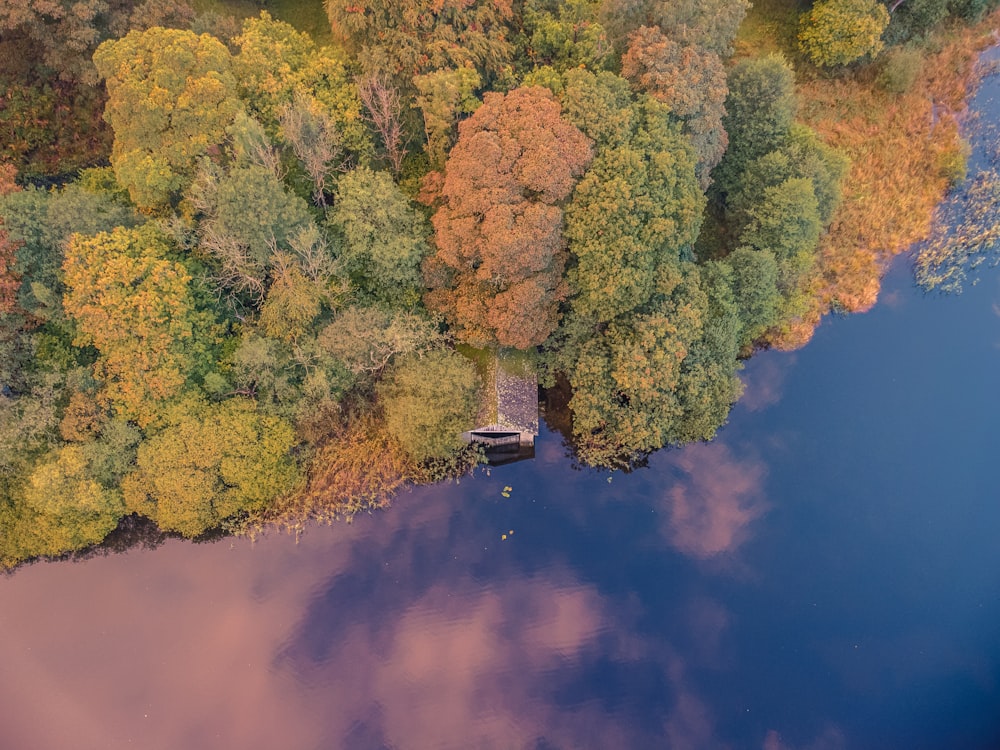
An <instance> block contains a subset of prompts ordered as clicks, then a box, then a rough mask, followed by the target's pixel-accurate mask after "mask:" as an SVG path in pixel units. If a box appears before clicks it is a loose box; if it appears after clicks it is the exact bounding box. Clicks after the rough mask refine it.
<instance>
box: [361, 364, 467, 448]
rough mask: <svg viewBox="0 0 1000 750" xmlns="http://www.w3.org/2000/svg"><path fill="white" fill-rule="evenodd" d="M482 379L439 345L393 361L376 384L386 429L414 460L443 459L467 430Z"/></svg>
mask: <svg viewBox="0 0 1000 750" xmlns="http://www.w3.org/2000/svg"><path fill="white" fill-rule="evenodd" d="M480 387H481V383H480V380H479V375H478V374H477V372H476V367H475V365H474V364H473V363H472V362H471V361H470V360H468V359H466V358H465V357H463V356H462V355H461V354H458V353H457V352H454V351H451V350H448V349H437V350H434V351H430V352H427V353H426V354H423V355H422V356H412V355H411V356H408V357H405V358H403V359H400V360H399V361H398V362H396V363H395V364H394V365H393V366H392V368H391V370H390V371H389V372H388V373H387V374H386V376H385V378H384V380H383V381H382V382H381V383H380V384H379V387H378V394H379V400H380V401H381V403H382V408H383V410H384V412H385V420H386V425H387V426H388V428H389V431H390V432H391V433H392V434H393V435H394V436H395V437H396V439H397V440H399V442H400V443H401V444H402V446H403V447H404V448H405V449H406V451H407V453H409V454H410V456H412V457H413V459H414V460H416V461H427V460H430V459H434V458H446V457H448V456H449V455H451V454H452V453H454V452H455V451H456V450H458V449H459V448H461V447H462V438H461V433H462V432H464V431H465V430H469V429H471V428H472V427H473V426H474V425H473V421H474V420H475V417H476V409H477V408H478V405H479V391H480Z"/></svg>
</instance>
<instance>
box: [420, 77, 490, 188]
mask: <svg viewBox="0 0 1000 750" xmlns="http://www.w3.org/2000/svg"><path fill="white" fill-rule="evenodd" d="M481 84H482V79H481V78H480V76H479V73H478V72H477V71H476V69H475V68H454V69H450V70H448V69H444V70H435V71H432V72H430V73H425V74H424V75H419V76H414V78H413V85H414V86H416V87H417V91H418V92H419V95H418V96H417V106H418V107H420V110H421V112H422V113H423V116H424V133H425V135H426V136H427V146H426V151H427V158H428V159H430V162H431V166H432V167H433V168H435V169H441V168H443V167H444V162H445V158H446V157H447V155H448V151H449V150H450V149H451V147H452V144H453V143H454V137H455V128H456V125H457V124H458V118H459V117H461V116H463V115H471V114H472V113H473V112H475V111H476V108H477V107H479V105H480V104H482V102H481V101H480V100H479V99H478V98H477V97H476V95H475V92H476V89H478V88H479V86H480V85H481Z"/></svg>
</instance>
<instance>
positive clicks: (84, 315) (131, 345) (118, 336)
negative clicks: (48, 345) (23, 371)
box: [63, 224, 213, 426]
mask: <svg viewBox="0 0 1000 750" xmlns="http://www.w3.org/2000/svg"><path fill="white" fill-rule="evenodd" d="M63 273H64V275H65V283H66V296H65V298H64V304H65V307H66V312H67V313H68V314H69V316H70V317H71V318H72V319H73V320H74V321H75V322H76V324H77V330H78V334H77V343H78V344H81V345H86V344H89V345H93V346H94V347H95V348H96V349H97V351H98V352H99V353H100V357H99V359H98V361H97V364H96V365H95V368H94V372H95V375H96V376H97V377H98V379H99V380H101V381H102V382H103V385H104V390H103V397H104V398H105V399H106V400H107V401H108V402H109V403H110V404H112V405H113V406H114V408H115V409H116V411H117V412H118V413H119V414H120V415H121V416H123V417H125V418H126V419H133V420H135V421H136V422H138V423H139V424H140V425H143V426H145V425H147V424H149V423H151V422H153V421H154V420H155V419H157V417H158V415H159V412H160V410H161V409H162V405H163V402H164V401H165V400H167V399H170V398H171V397H173V396H176V395H178V394H179V393H180V392H181V390H182V388H183V387H184V385H185V383H187V382H188V381H189V379H191V378H193V377H197V375H198V374H199V373H203V372H204V371H205V370H206V367H207V364H208V361H207V360H206V357H208V356H209V353H210V349H211V346H212V343H213V342H212V338H211V325H212V322H213V321H212V315H211V312H210V311H208V310H205V309H203V308H201V306H200V305H199V303H198V295H197V293H196V290H195V289H194V288H193V287H194V285H195V284H197V283H198V282H197V281H195V280H194V279H193V277H192V275H191V272H190V271H189V270H188V268H186V267H185V266H184V265H183V264H182V263H180V262H179V261H178V260H176V259H175V258H173V257H172V252H171V248H170V244H169V242H168V240H167V238H166V237H165V236H164V235H163V234H162V232H161V231H160V230H159V229H158V228H157V227H155V226H154V225H152V224H147V225H145V226H142V227H139V228H137V229H125V228H121V227H119V228H116V229H114V230H112V231H111V232H110V233H101V234H98V235H95V236H94V237H91V238H86V237H83V236H82V235H74V236H73V237H72V238H71V239H70V242H69V244H68V246H67V249H66V259H65V261H64V262H63Z"/></svg>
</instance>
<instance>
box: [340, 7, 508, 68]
mask: <svg viewBox="0 0 1000 750" xmlns="http://www.w3.org/2000/svg"><path fill="white" fill-rule="evenodd" d="M326 10H327V14H328V15H329V17H330V23H331V24H332V26H333V33H334V36H335V37H336V38H337V39H338V41H340V42H341V43H342V44H343V45H345V47H346V48H347V49H348V50H349V51H350V52H352V53H353V54H355V55H357V58H358V60H359V61H360V63H361V65H362V67H363V68H364V69H365V70H367V71H370V72H372V71H379V72H382V73H385V74H387V75H389V76H391V77H393V78H396V79H397V80H401V81H403V82H409V80H410V79H411V78H412V77H413V76H415V75H418V74H420V73H426V72H428V71H431V70H438V69H441V68H457V67H462V66H463V65H465V64H466V63H469V64H471V65H473V66H474V67H475V68H476V69H478V70H479V71H480V72H482V73H484V74H486V75H488V76H489V77H493V76H495V75H496V74H498V73H499V72H501V70H502V69H503V68H504V67H505V66H507V65H509V63H510V60H511V54H512V52H513V47H512V45H511V43H510V40H509V38H508V37H509V35H510V29H509V26H508V24H509V23H510V22H511V21H512V20H513V17H514V5H513V3H511V2H510V1H509V0H440V1H439V2H433V3H431V2H428V1H427V0H368V1H367V2H364V3H358V2H356V0H326Z"/></svg>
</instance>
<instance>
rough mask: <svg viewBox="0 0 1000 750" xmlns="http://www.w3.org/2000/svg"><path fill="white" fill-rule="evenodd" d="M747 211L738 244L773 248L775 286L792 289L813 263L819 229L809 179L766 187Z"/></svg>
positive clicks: (819, 224) (787, 290)
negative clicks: (746, 217) (776, 282)
mask: <svg viewBox="0 0 1000 750" xmlns="http://www.w3.org/2000/svg"><path fill="white" fill-rule="evenodd" d="M749 214H750V222H749V224H748V225H747V228H746V229H745V230H744V231H743V233H742V234H741V235H740V244H741V245H745V246H747V247H750V248H754V249H757V250H767V251H770V252H772V253H773V254H774V257H775V260H776V261H777V264H778V288H779V289H780V290H781V291H782V292H784V293H785V294H790V293H793V292H794V291H796V289H797V286H798V283H799V280H800V279H801V278H802V276H803V275H804V274H805V272H806V271H807V270H808V269H809V267H810V266H811V264H812V261H813V259H814V254H815V250H816V244H817V243H818V242H819V235H820V231H821V230H822V224H821V222H820V217H819V207H818V203H817V201H816V194H815V193H814V192H813V187H812V183H811V182H810V181H809V180H807V179H805V178H801V177H800V178H792V179H788V180H785V181H784V182H782V183H781V184H779V185H776V186H774V187H768V188H765V189H764V190H763V191H762V197H761V200H760V202H759V203H757V204H756V205H755V206H754V207H753V208H752V209H751V210H750V211H749Z"/></svg>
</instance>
